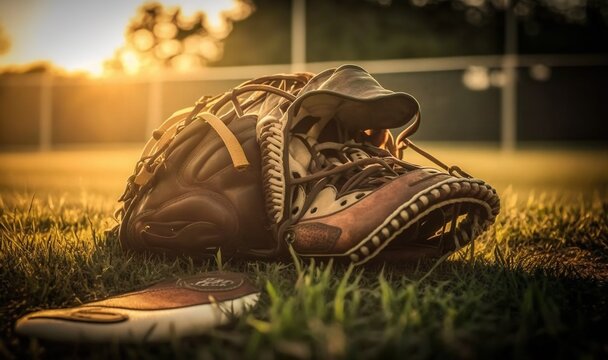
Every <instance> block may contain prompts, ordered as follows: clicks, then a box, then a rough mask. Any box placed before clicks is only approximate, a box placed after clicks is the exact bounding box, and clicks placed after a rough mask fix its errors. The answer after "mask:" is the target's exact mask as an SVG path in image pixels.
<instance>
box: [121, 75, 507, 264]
mask: <svg viewBox="0 0 608 360" xmlns="http://www.w3.org/2000/svg"><path fill="white" fill-rule="evenodd" d="M419 123H420V108H419V105H418V103H417V102H416V100H415V99H414V98H413V97H412V96H410V95H408V94H405V93H399V92H392V91H389V90H386V89H384V88H383V87H382V86H380V85H379V84H378V82H376V81H375V80H374V79H373V78H372V77H371V76H370V75H369V74H368V73H367V72H366V71H365V70H363V69H361V68H359V67H357V66H353V65H345V66H342V67H340V68H337V69H330V70H327V71H324V72H322V73H320V74H318V75H316V76H314V77H313V76H312V74H294V75H277V76H270V77H265V78H261V79H255V80H252V81H249V82H247V83H244V84H242V85H240V86H238V87H236V88H235V89H234V90H232V91H231V92H228V93H226V94H222V95H219V96H216V97H215V98H211V99H209V98H203V99H202V100H201V101H199V103H197V105H196V106H195V107H194V108H190V109H186V110H183V111H180V112H177V113H176V114H174V115H173V116H172V117H171V118H170V119H169V120H167V121H166V122H165V124H163V125H162V126H161V128H160V129H159V130H158V131H156V132H155V136H154V138H153V139H152V140H151V141H150V142H149V144H148V145H147V146H146V148H145V149H144V154H143V155H142V158H141V159H140V161H139V162H138V165H137V167H136V171H135V174H134V175H133V176H132V177H131V178H130V179H129V182H128V185H127V190H126V191H125V194H124V195H123V197H122V198H121V201H123V202H124V205H123V208H122V211H121V225H120V233H119V235H120V239H121V241H122V243H123V245H125V247H127V248H129V249H133V250H152V251H161V252H172V253H186V254H189V255H198V254H213V253H215V252H216V251H217V249H218V248H221V249H222V251H223V253H230V254H235V255H243V256H257V257H264V258H271V259H277V258H281V257H283V256H286V255H287V254H288V253H289V252H288V250H289V247H290V246H291V247H292V248H293V250H294V251H295V252H296V253H297V254H298V255H300V256H302V257H333V258H337V259H346V260H347V261H351V262H353V263H355V264H362V263H365V262H367V261H369V260H370V259H372V258H374V257H378V258H385V259H398V260H403V259H411V258H419V257H421V256H440V255H444V254H446V253H450V252H453V251H455V250H457V249H458V248H460V247H462V246H464V245H466V244H467V243H469V242H470V241H471V240H472V239H474V238H475V237H476V236H477V235H478V234H479V233H480V232H481V231H483V230H484V229H486V228H487V227H488V226H489V225H490V224H492V223H493V222H494V219H495V217H496V215H497V214H498V212H499V208H500V205H499V199H498V196H497V194H496V191H495V190H494V189H493V188H492V187H490V186H489V185H487V184H486V183H484V182H483V181H482V180H479V179H473V178H472V177H470V176H469V175H468V174H466V173H465V172H463V171H462V170H460V169H459V168H458V167H448V166H446V165H445V164H443V163H442V162H440V161H439V160H437V159H436V158H434V157H433V156H431V155H430V154H428V153H426V152H424V151H423V150H422V149H420V148H419V147H417V146H416V145H414V144H413V143H412V142H411V141H410V140H409V139H408V137H409V136H410V135H411V134H413V133H414V132H415V131H416V130H417V128H418V126H419ZM403 127H405V130H403V131H402V132H401V133H400V134H399V136H397V137H396V140H395V139H394V138H393V136H392V134H391V133H390V132H389V131H387V130H386V129H393V128H403ZM408 147H409V148H411V149H413V150H415V151H417V152H419V153H420V154H422V155H424V156H425V157H427V158H428V159H430V160H431V161H433V162H434V163H436V164H437V165H438V166H439V167H440V168H441V169H442V170H443V171H440V170H437V169H434V168H428V167H422V166H419V165H416V164H413V163H410V162H408V161H406V160H404V159H403V150H404V149H405V148H408ZM247 160H248V161H247ZM239 171H240V172H239ZM379 255H380V256H379Z"/></svg>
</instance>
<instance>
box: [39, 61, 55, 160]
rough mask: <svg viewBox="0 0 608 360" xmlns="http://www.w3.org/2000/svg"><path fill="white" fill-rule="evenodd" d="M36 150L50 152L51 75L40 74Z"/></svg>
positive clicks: (51, 128)
mask: <svg viewBox="0 0 608 360" xmlns="http://www.w3.org/2000/svg"><path fill="white" fill-rule="evenodd" d="M39 129H40V133H39V136H38V150H39V151H49V150H51V146H52V140H53V75H52V74H47V73H42V74H40V113H39Z"/></svg>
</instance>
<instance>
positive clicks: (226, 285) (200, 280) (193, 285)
mask: <svg viewBox="0 0 608 360" xmlns="http://www.w3.org/2000/svg"><path fill="white" fill-rule="evenodd" d="M243 281H244V280H243V278H242V277H240V276H237V275H236V274H230V273H215V274H206V275H200V276H194V277H190V278H186V279H181V280H179V281H178V285H179V286H183V287H185V288H188V289H192V290H198V291H228V290H232V289H236V288H238V287H239V286H241V285H242V284H243Z"/></svg>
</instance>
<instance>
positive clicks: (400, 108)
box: [293, 65, 420, 130]
mask: <svg viewBox="0 0 608 360" xmlns="http://www.w3.org/2000/svg"><path fill="white" fill-rule="evenodd" d="M293 107H294V113H293V115H294V116H295V117H296V122H295V123H297V121H298V120H299V119H301V118H303V117H304V116H308V115H310V116H314V117H319V118H322V119H328V118H334V119H336V120H337V121H338V122H339V123H340V124H341V125H342V126H343V127H344V128H346V129H349V130H366V129H392V128H398V127H401V126H404V125H405V124H407V123H408V122H410V121H411V120H413V118H414V117H415V116H416V114H417V113H418V111H419V110H420V106H419V104H418V102H417V101H416V99H414V97H412V96H411V95H409V94H406V93H403V92H394V91H390V90H387V89H385V88H383V87H382V86H381V85H380V84H379V83H378V82H377V81H376V80H375V79H374V78H373V77H372V76H371V75H370V74H369V73H367V72H366V71H365V70H363V69H362V68H360V67H358V66H355V65H343V66H341V67H339V68H337V69H331V70H327V71H324V72H322V73H320V74H319V75H317V76H316V77H315V78H313V79H312V80H311V81H310V82H309V83H308V84H307V85H306V86H305V87H304V88H303V89H302V91H301V92H300V94H299V96H298V99H297V100H296V101H295V102H294V104H293ZM295 123H294V124H293V125H295Z"/></svg>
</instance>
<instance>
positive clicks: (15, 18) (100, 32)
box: [0, 0, 251, 77]
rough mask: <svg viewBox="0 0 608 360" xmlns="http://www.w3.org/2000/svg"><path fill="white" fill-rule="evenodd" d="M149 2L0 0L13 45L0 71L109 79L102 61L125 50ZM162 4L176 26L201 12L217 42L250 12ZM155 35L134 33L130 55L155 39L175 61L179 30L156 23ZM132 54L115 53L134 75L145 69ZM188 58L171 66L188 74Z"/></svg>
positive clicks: (214, 3)
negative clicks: (24, 69)
mask: <svg viewBox="0 0 608 360" xmlns="http://www.w3.org/2000/svg"><path fill="white" fill-rule="evenodd" d="M151 2H152V1H142V0H124V1H111V2H84V1H73V0H56V1H53V2H48V1H44V0H31V1H0V25H2V27H3V29H4V30H3V38H4V39H5V41H4V42H7V41H8V43H10V45H11V46H10V48H7V49H5V53H3V54H0V68H2V67H7V66H27V65H28V64H31V63H33V62H38V61H48V62H50V63H52V64H53V65H55V66H57V67H59V68H61V69H63V70H66V71H68V72H87V73H89V74H90V75H92V76H95V77H99V76H102V75H107V74H105V73H104V61H106V60H107V59H109V58H111V57H112V56H113V54H117V52H116V51H117V49H119V48H121V47H123V45H124V43H125V28H126V27H127V26H128V24H129V23H130V22H131V20H132V19H133V17H134V16H135V14H136V12H137V9H138V8H139V7H140V6H142V5H144V4H148V3H151ZM162 5H163V6H164V7H165V8H172V7H179V8H180V9H181V19H180V25H181V24H182V23H184V22H186V23H187V22H188V21H189V20H188V19H191V20H190V21H192V19H194V18H195V17H196V13H197V12H200V11H202V12H204V13H205V25H206V26H207V27H208V30H209V33H210V34H211V35H213V36H214V37H215V38H216V39H222V38H225V37H226V36H227V35H228V34H229V33H230V31H231V30H232V27H231V26H230V25H231V24H230V21H229V20H231V21H237V20H240V19H242V18H244V17H246V16H248V15H249V14H250V13H251V9H250V8H249V7H248V6H244V5H243V2H240V1H237V0H203V1H200V0H198V1H197V0H168V1H164V2H162ZM93 14H94V15H93ZM92 15H93V16H92ZM228 19H229V20H228ZM153 32H154V33H153V34H152V33H150V32H149V31H147V30H143V31H138V32H137V33H136V34H134V35H133V37H134V38H133V43H134V45H135V49H133V50H138V51H140V52H141V51H147V50H150V49H151V48H152V47H153V46H154V45H155V44H154V41H155V40H154V37H155V36H156V37H158V38H160V39H167V40H168V41H167V42H163V43H162V44H161V46H160V47H159V49H155V51H156V52H158V53H159V55H160V56H162V57H165V58H166V57H171V56H174V55H176V54H177V52H178V51H179V50H180V47H181V46H184V44H176V43H175V41H172V39H173V37H174V36H175V34H176V32H177V27H176V25H175V24H173V23H171V22H170V21H165V22H160V23H159V24H157V26H156V27H155V28H154V29H153ZM0 40H1V39H0ZM4 42H3V43H4ZM191 42H192V41H191ZM187 46H189V48H190V49H193V48H198V49H200V48H201V47H204V48H205V51H207V52H209V54H210V56H209V58H211V59H214V60H217V59H219V57H221V54H222V51H221V49H220V48H219V47H217V46H215V44H214V43H213V42H211V44H209V43H208V42H199V44H197V45H194V46H193V44H189V45H187ZM127 50H128V49H127ZM133 50H129V51H121V52H120V54H119V57H120V61H124V62H125V63H124V69H125V72H126V73H128V74H135V73H138V72H140V71H142V70H143V69H144V68H146V66H147V62H146V61H144V60H142V59H139V58H138V56H137V54H136V53H135V52H134V51H133ZM187 58H188V56H181V57H180V59H175V60H174V61H171V63H172V64H173V63H179V64H180V66H179V68H180V69H191V68H192V67H193V66H195V65H196V63H197V62H196V61H192V59H190V60H187ZM186 64H189V65H186Z"/></svg>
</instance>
